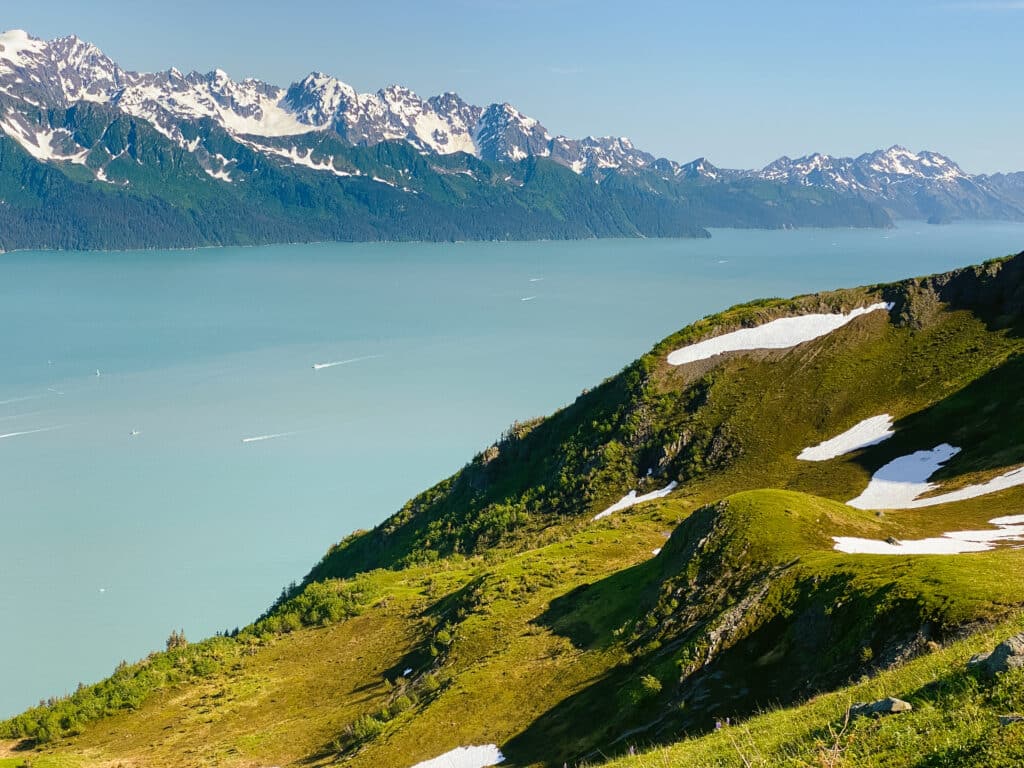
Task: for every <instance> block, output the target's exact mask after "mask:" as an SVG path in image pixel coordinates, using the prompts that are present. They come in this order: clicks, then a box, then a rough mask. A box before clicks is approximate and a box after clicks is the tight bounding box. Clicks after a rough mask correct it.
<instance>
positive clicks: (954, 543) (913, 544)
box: [832, 515, 1024, 555]
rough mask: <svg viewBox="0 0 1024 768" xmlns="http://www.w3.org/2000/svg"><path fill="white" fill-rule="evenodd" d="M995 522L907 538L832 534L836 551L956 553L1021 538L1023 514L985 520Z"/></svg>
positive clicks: (871, 553) (976, 550)
mask: <svg viewBox="0 0 1024 768" xmlns="http://www.w3.org/2000/svg"><path fill="white" fill-rule="evenodd" d="M988 522H989V524H990V525H995V526H998V527H997V528H992V529H989V530H985V531H951V532H950V533H944V534H942V536H936V537H934V538H929V539H910V540H907V541H900V540H896V539H893V540H889V541H879V540H877V539H859V538H856V537H854V536H833V537H832V540H833V541H835V548H836V549H837V550H839V551H840V552H846V553H848V554H862V555H958V554H961V553H963V552H985V551H987V550H990V549H993V548H994V547H993V542H1005V541H1021V540H1022V539H1024V515H1013V516H1010V517H997V518H994V519H992V520H989V521H988Z"/></svg>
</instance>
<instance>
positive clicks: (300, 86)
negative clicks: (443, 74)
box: [0, 30, 654, 175]
mask: <svg viewBox="0 0 1024 768" xmlns="http://www.w3.org/2000/svg"><path fill="white" fill-rule="evenodd" d="M0 96H6V97H7V99H5V101H7V105H6V109H5V111H6V112H7V114H8V116H9V118H8V119H7V120H5V121H4V123H3V129H4V131H5V132H6V133H7V134H8V135H9V136H11V137H12V138H14V139H15V140H16V141H18V142H19V143H20V144H22V146H24V147H25V148H26V149H27V150H28V151H29V152H30V153H32V154H33V155H34V156H36V157H39V158H40V159H46V158H47V157H50V158H51V159H54V160H62V161H68V160H71V159H73V158H75V157H77V156H78V155H79V154H81V152H82V151H83V150H85V149H87V148H84V147H80V148H79V149H78V150H77V151H76V150H75V148H74V147H73V146H70V145H69V144H68V143H67V141H66V138H67V137H65V136H56V137H54V136H52V134H53V131H52V130H49V129H46V128H45V127H42V128H40V127H38V126H37V127H33V126H32V123H33V118H31V117H26V116H24V115H22V116H20V117H19V116H18V115H16V114H14V113H17V112H24V109H23V108H24V107H26V106H30V107H35V108H48V107H57V108H68V107H71V106H73V105H74V104H76V103H78V102H82V101H88V102H94V103H102V104H108V105H111V106H113V107H115V108H117V109H118V110H120V111H122V112H124V113H126V114H129V115H132V116H134V117H137V118H140V119H143V120H146V121H147V122H149V123H151V124H152V125H153V126H154V127H156V128H157V129H158V130H159V131H160V132H161V133H163V134H164V135H166V136H168V137H169V138H172V139H174V140H175V141H177V142H178V143H179V145H181V146H183V147H186V148H190V149H191V148H192V147H191V146H190V145H191V141H190V140H189V139H187V138H186V134H189V133H191V132H189V131H183V130H182V125H181V124H182V122H183V121H184V122H188V121H198V120H211V121H213V122H214V123H215V124H217V125H218V126H220V127H221V128H223V129H224V130H226V131H227V132H228V133H230V134H232V135H235V136H239V137H246V139H247V140H248V142H249V144H250V145H251V146H255V147H259V146H263V145H264V144H265V142H263V141H261V140H262V139H268V138H279V137H288V136H302V135H304V134H309V133H313V132H323V133H333V134H336V135H337V136H339V137H340V138H341V139H342V140H344V141H345V142H347V143H349V144H352V145H355V146H372V145H374V144H378V143H380V142H383V141H396V140H397V141H407V142H409V143H410V144H412V145H413V146H415V147H416V148H417V149H420V150H422V151H424V152H430V153H436V154H452V153H455V152H465V153H467V154H471V155H474V156H476V157H478V158H481V159H485V160H492V161H498V162H505V161H512V162H514V161H517V160H522V159H524V158H526V157H530V156H536V157H552V158H553V159H554V160H555V161H556V162H558V163H561V164H563V165H565V166H567V167H570V168H572V169H573V170H574V171H576V172H577V173H594V174H596V175H600V174H601V173H602V172H606V171H607V170H608V169H611V168H618V167H620V166H629V167H637V168H639V167H644V166H646V165H648V164H649V163H650V162H651V161H653V159H654V158H653V157H652V156H651V155H649V154H647V153H645V152H641V151H639V150H637V149H636V148H634V147H633V146H632V144H631V143H630V142H629V140H628V139H618V138H606V139H596V138H592V137H591V138H588V139H583V140H581V141H578V140H573V139H567V138H565V137H561V136H559V137H552V136H551V135H550V134H549V133H548V131H547V130H546V129H545V128H544V126H542V125H541V124H540V123H539V122H538V121H537V120H535V119H533V118H531V117H528V116H526V115H524V114H522V113H521V112H520V111H519V110H517V109H516V108H515V107H513V106H512V105H510V104H491V105H489V106H487V107H478V106H474V105H472V104H468V103H467V102H465V101H464V100H463V99H461V98H460V97H459V96H458V95H456V94H454V93H445V94H443V95H440V96H434V97H432V98H429V99H422V98H420V97H419V96H418V95H417V94H415V93H414V92H412V91H411V90H409V89H408V88H403V87H401V86H397V85H393V86H389V87H387V88H383V89H381V90H379V91H377V92H375V93H358V92H357V91H356V90H355V89H354V88H353V87H352V86H350V85H348V84H347V83H344V82H342V81H340V80H338V79H336V78H334V77H331V76H329V75H325V74H323V73H313V74H310V75H309V76H307V77H306V78H304V79H303V80H301V81H299V82H297V83H294V84H292V85H291V86H290V87H288V88H280V87H278V86H275V85H271V84H268V83H264V82H262V81H260V80H254V79H245V80H242V81H235V80H232V79H231V78H230V77H229V76H228V75H227V73H225V72H223V71H222V70H216V71H214V72H210V73H207V74H200V73H198V72H191V73H189V74H183V73H181V72H179V71H178V70H176V69H171V70H169V71H167V72H158V73H150V74H147V73H138V72H130V71H126V70H124V69H122V68H121V67H120V66H118V64H117V63H116V62H114V61H113V60H112V59H110V58H109V57H107V56H106V55H104V54H103V52H102V51H100V50H99V49H98V48H96V47H95V46H92V45H90V44H88V43H85V42H83V41H81V40H79V39H78V38H77V37H74V36H71V37H63V38H58V39H56V40H51V41H45V40H39V39H36V38H33V37H31V36H29V35H28V34H27V33H25V32H23V31H21V30H13V31H10V32H6V33H4V34H2V35H0ZM19 107H22V109H19ZM54 141H56V142H57V148H56V149H52V151H51V145H52V144H53V142H54ZM275 144H279V142H277V143H275ZM296 153H299V149H298V148H296ZM274 154H276V155H278V156H280V155H281V153H280V152H279V151H278V152H275V153H274Z"/></svg>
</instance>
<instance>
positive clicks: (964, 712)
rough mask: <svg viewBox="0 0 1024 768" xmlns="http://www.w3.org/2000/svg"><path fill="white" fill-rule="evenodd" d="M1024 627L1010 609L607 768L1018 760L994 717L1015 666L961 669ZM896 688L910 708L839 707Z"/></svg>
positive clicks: (913, 767) (1019, 694)
mask: <svg viewBox="0 0 1024 768" xmlns="http://www.w3.org/2000/svg"><path fill="white" fill-rule="evenodd" d="M1022 630H1024V619H1022V618H1020V617H1016V618H1014V619H1011V620H1008V621H1006V622H1003V623H1001V624H999V625H997V626H995V627H992V628H989V629H987V630H985V631H982V632H978V633H976V634H974V635H972V636H970V637H969V638H966V639H964V640H960V641H957V642H955V643H952V644H950V645H949V646H948V647H946V648H943V649H941V650H938V651H936V652H934V653H930V654H928V655H925V656H922V657H920V658H917V659H915V660H913V661H911V662H909V663H906V664H902V665H900V666H898V667H895V668H893V669H890V670H886V671H884V672H881V673H880V674H878V675H876V676H874V677H872V678H870V679H866V680H864V681H862V682H858V683H856V684H854V685H850V686H846V687H843V688H841V689H839V690H837V691H834V692H832V693H827V694H824V695H821V696H818V697H815V698H813V699H811V700H810V701H808V702H806V703H804V704H801V705H800V706H796V707H792V708H788V709H777V710H774V711H768V712H765V713H762V714H758V715H757V716H755V717H752V718H750V719H749V720H746V721H741V722H738V723H737V724H736V725H734V726H733V727H731V728H724V729H722V730H721V731H718V732H714V733H710V734H707V735H705V736H702V737H699V738H694V739H687V740H684V741H682V742H680V743H678V744H676V745H673V746H671V747H667V748H662V749H654V750H650V751H643V750H642V749H641V750H640V752H641V753H640V754H639V755H638V756H636V757H625V758H622V759H620V760H613V761H612V762H610V763H609V764H608V765H609V768H667V766H684V765H685V766H687V767H688V768H732V767H733V766H735V768H741V767H742V768H762V767H764V768H767V767H768V766H772V768H774V767H775V766H779V767H780V768H781V767H782V766H792V767H793V768H797V767H799V768H807V766H820V767H821V768H938V767H939V766H965V767H966V766H976V767H977V768H1009V767H1010V766H1019V765H1022V764H1024V728H1022V727H1021V726H1020V725H1017V726H1009V727H1000V725H999V720H998V716H999V715H1000V714H1005V713H1010V712H1021V711H1022V710H1024V674H1021V673H1020V672H1017V673H1013V674H1006V675H1003V676H1002V677H1001V678H1000V679H998V680H997V681H994V682H993V681H988V680H985V679H984V678H981V677H978V676H976V675H974V674H973V673H971V672H969V671H968V670H967V668H966V662H967V660H968V659H970V657H971V656H972V655H974V654H975V653H979V652H982V651H989V650H991V649H992V648H993V647H994V646H995V645H996V644H997V643H998V642H999V641H1001V640H1003V639H1004V638H1006V637H1007V636H1009V635H1011V634H1015V633H1017V632H1020V631H1022ZM886 696H896V697H898V698H902V699H904V700H906V701H909V702H911V704H913V706H914V711H913V712H911V713H909V714H904V715H899V716H896V717H890V718H886V719H880V720H875V719H871V718H861V719H858V720H855V721H853V722H852V723H851V722H849V721H848V720H847V717H846V712H847V710H848V708H849V707H850V705H851V704H852V703H854V702H858V701H874V700H877V699H880V698H883V697H886Z"/></svg>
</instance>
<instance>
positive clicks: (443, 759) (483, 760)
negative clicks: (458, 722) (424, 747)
mask: <svg viewBox="0 0 1024 768" xmlns="http://www.w3.org/2000/svg"><path fill="white" fill-rule="evenodd" d="M503 762H505V756H504V755H503V754H501V750H500V749H498V748H497V747H496V746H495V745H494V744H487V745H484V746H482V747H456V748H455V749H453V750H452V751H451V752H445V753H444V754H443V755H441V756H439V757H435V758H434V759H433V760H424V761H423V762H422V763H416V765H414V766H413V767H412V768H488V766H492V765H498V763H503Z"/></svg>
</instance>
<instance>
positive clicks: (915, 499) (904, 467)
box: [846, 443, 1024, 509]
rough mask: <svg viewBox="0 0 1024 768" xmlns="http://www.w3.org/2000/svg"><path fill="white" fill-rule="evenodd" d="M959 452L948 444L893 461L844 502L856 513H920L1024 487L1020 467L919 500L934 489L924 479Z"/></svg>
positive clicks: (933, 486) (936, 486) (1022, 468)
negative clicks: (983, 481)
mask: <svg viewBox="0 0 1024 768" xmlns="http://www.w3.org/2000/svg"><path fill="white" fill-rule="evenodd" d="M959 452H960V449H959V448H956V447H954V446H952V445H949V443H942V444H941V445H937V446H936V447H935V448H933V449H932V450H930V451H916V452H914V453H911V454H910V455H908V456H900V457H899V458H898V459H893V460H892V461H890V462H889V463H888V464H886V465H885V466H884V467H882V468H881V469H879V470H878V471H877V472H875V474H874V475H873V476H872V477H871V482H870V483H868V487H867V488H865V489H864V492H863V493H862V494H861V495H860V496H858V497H857V498H855V499H851V500H850V501H848V502H846V503H847V504H849V505H850V506H851V507H856V508H857V509H920V508H921V507H933V506H936V505H938V504H949V503H951V502H954V501H965V500H967V499H973V498H976V497H978V496H985V495H986V494H989V493H995V492H996V491H1002V490H1006V489H1007V488H1013V487H1015V486H1018V485H1024V467H1020V468H1018V469H1013V470H1010V471H1009V472H1005V473H1003V474H1002V475H999V476H998V477H994V478H992V479H991V480H989V481H988V482H987V483H978V484H976V485H968V486H966V487H964V488H959V489H957V490H955V491H950V492H949V493H941V494H939V495H938V496H929V497H927V498H924V499H922V498H919V497H920V496H923V495H924V494H926V493H928V492H929V491H934V490H935V489H936V488H938V485H936V484H935V483H929V482H928V478H929V477H931V476H932V474H934V473H935V471H936V470H937V469H939V467H941V466H942V465H943V464H945V463H946V462H947V461H949V460H950V459H951V458H952V457H953V456H955V455H956V454H958V453H959Z"/></svg>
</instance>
